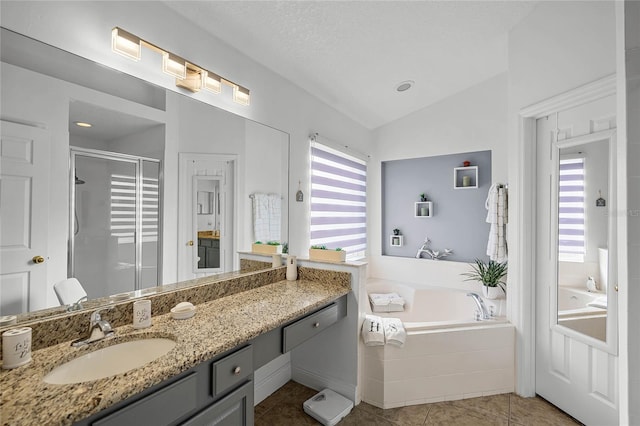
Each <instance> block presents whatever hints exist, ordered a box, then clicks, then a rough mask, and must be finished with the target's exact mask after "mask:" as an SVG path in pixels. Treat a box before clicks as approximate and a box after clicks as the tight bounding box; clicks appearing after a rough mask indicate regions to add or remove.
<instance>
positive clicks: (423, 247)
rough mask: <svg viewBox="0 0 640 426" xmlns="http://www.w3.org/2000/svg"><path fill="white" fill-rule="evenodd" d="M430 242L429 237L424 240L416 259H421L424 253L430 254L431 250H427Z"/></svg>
mask: <svg viewBox="0 0 640 426" xmlns="http://www.w3.org/2000/svg"><path fill="white" fill-rule="evenodd" d="M430 242H431V241H430V240H429V237H425V238H424V242H423V243H422V245H421V246H420V248H419V249H418V253H416V259H420V257H421V256H422V253H429V252H428V250H429V249H428V248H427V246H428V245H429V243H430Z"/></svg>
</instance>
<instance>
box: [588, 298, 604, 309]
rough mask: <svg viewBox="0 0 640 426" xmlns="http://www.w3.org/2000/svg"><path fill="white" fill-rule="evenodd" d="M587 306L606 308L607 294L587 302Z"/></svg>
mask: <svg viewBox="0 0 640 426" xmlns="http://www.w3.org/2000/svg"><path fill="white" fill-rule="evenodd" d="M587 306H591V307H593V308H600V309H607V296H602V297H598V298H597V299H595V300H593V301H591V302H589V303H587Z"/></svg>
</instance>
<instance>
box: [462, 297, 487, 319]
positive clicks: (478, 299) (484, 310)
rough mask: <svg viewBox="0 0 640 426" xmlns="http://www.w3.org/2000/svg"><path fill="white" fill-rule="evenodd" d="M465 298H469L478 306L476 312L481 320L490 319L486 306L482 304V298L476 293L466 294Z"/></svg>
mask: <svg viewBox="0 0 640 426" xmlns="http://www.w3.org/2000/svg"><path fill="white" fill-rule="evenodd" d="M467 296H471V298H472V299H473V301H474V302H476V305H478V310H479V311H480V315H481V319H482V320H488V319H491V314H490V313H489V310H488V309H487V305H485V304H484V302H483V301H482V298H481V297H480V295H479V294H478V293H467Z"/></svg>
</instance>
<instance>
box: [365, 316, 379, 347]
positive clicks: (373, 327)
mask: <svg viewBox="0 0 640 426" xmlns="http://www.w3.org/2000/svg"><path fill="white" fill-rule="evenodd" d="M362 340H364V344H365V346H384V327H383V325H382V318H380V317H379V316H376V315H365V317H364V322H363V323H362Z"/></svg>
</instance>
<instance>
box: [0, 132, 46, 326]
mask: <svg viewBox="0 0 640 426" xmlns="http://www.w3.org/2000/svg"><path fill="white" fill-rule="evenodd" d="M0 126H1V127H2V136H1V139H0V211H1V214H0V257H1V260H0V315H14V314H19V313H22V312H27V311H33V310H36V309H43V308H46V307H47V292H48V289H47V261H48V257H47V255H48V254H47V249H48V244H47V236H48V221H49V135H48V133H47V132H46V131H45V130H43V129H39V128H36V127H31V126H26V125H22V124H15V123H10V122H7V121H2V122H0Z"/></svg>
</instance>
